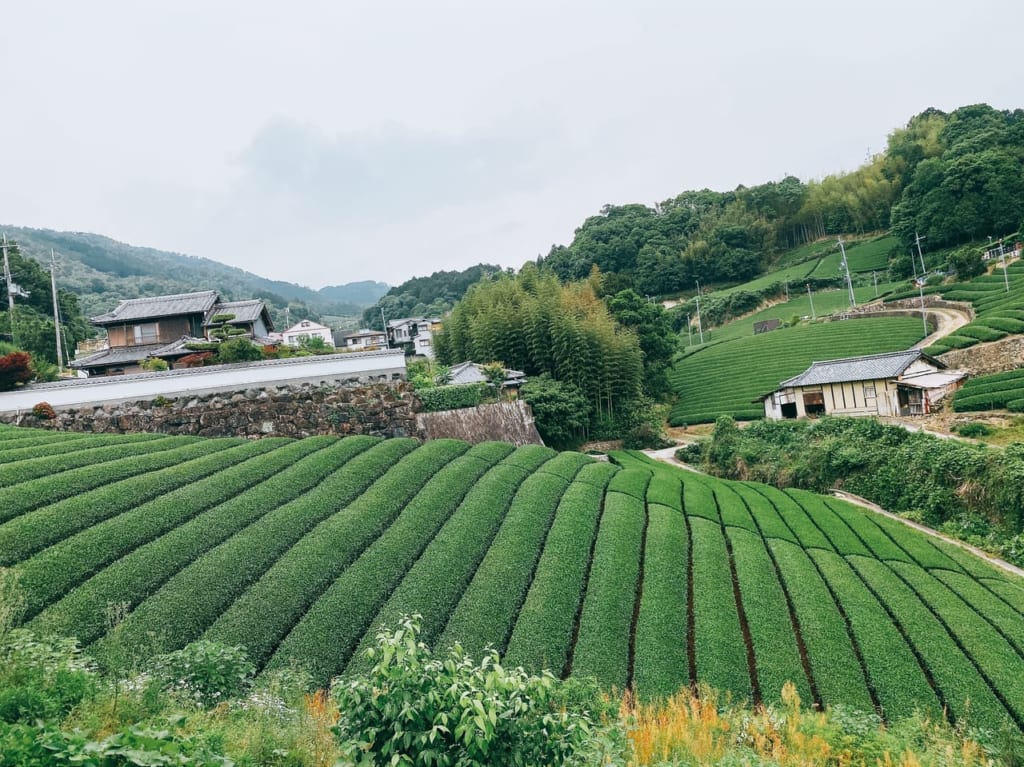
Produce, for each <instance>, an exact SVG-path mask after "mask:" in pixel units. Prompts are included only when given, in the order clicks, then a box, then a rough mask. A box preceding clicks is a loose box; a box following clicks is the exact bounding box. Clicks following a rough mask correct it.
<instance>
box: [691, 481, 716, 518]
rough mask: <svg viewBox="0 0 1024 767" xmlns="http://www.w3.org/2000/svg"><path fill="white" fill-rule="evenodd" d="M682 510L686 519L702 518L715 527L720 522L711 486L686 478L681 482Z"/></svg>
mask: <svg viewBox="0 0 1024 767" xmlns="http://www.w3.org/2000/svg"><path fill="white" fill-rule="evenodd" d="M683 509H684V510H685V511H686V516H688V517H702V518H704V519H706V520H708V521H709V522H714V523H715V524H716V525H717V524H718V523H719V521H720V517H719V516H718V503H717V502H716V501H715V493H714V491H713V490H712V489H711V485H708V484H707V483H705V482H701V481H700V480H696V479H691V478H690V477H686V479H685V481H684V482H683Z"/></svg>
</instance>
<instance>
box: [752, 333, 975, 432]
mask: <svg viewBox="0 0 1024 767" xmlns="http://www.w3.org/2000/svg"><path fill="white" fill-rule="evenodd" d="M966 375H967V374H966V373H964V372H962V371H958V370H947V368H946V366H945V365H944V364H943V363H942V362H940V361H939V360H937V359H935V358H933V357H929V356H928V355H927V354H925V353H924V352H922V351H921V350H920V349H909V350H907V351H902V352H889V353H886V354H870V355H867V356H864V357H848V358H846V359H838V360H828V361H826V362H814V363H812V364H811V366H810V367H809V368H807V370H805V371H804V372H803V373H801V374H800V375H798V376H795V377H793V378H790V379H789V380H787V381H783V382H782V383H781V384H779V388H778V389H777V390H776V391H774V392H772V393H771V394H766V395H764V396H763V397H761V398H760V399H761V400H762V401H763V402H764V414H765V417H766V418H769V419H776V420H778V419H783V418H803V417H806V416H811V417H813V416H820V415H846V416H908V415H925V414H926V413H929V412H930V411H931V409H932V408H933V407H934V406H935V404H936V403H937V402H938V401H939V400H941V399H942V398H943V397H945V396H946V395H947V394H949V393H950V392H952V391H955V390H956V389H957V388H958V387H959V386H960V384H961V382H962V381H963V379H964V378H965V377H966Z"/></svg>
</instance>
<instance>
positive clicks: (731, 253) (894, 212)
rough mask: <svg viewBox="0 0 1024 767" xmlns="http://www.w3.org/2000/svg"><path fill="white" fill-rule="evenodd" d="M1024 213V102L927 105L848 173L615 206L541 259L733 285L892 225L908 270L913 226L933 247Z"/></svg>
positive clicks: (584, 270)
mask: <svg viewBox="0 0 1024 767" xmlns="http://www.w3.org/2000/svg"><path fill="white" fill-rule="evenodd" d="M1022 220H1024V110H1021V109H1015V110H1013V111H1008V110H1007V111H999V110H995V109H993V108H991V107H989V106H987V105H985V104H978V105H973V106H965V107H961V108H960V109H956V110H954V111H953V112H950V113H948V114H947V113H944V112H941V111H939V110H936V109H928V110H926V111H924V112H922V113H921V114H919V115H916V116H915V117H913V118H911V120H910V121H909V122H908V124H907V125H906V126H905V127H903V128H900V129H897V130H895V131H894V132H893V133H892V134H891V135H890V136H889V137H888V141H887V144H886V149H885V150H884V151H882V152H880V153H879V154H876V155H875V156H873V157H872V158H871V159H870V160H869V161H868V162H866V163H865V164H864V165H862V166H861V167H860V168H858V169H856V170H854V171H851V172H849V173H840V174H836V175H830V176H826V177H825V178H823V179H821V180H811V181H807V182H804V181H801V180H800V179H798V178H795V177H793V176H788V177H786V178H784V179H782V180H781V181H769V182H767V183H764V184H760V185H758V186H753V187H749V188H748V187H744V186H740V187H738V188H737V189H735V190H733V191H729V192H713V191H710V190H707V189H704V190H700V191H686V192H683V193H681V194H679V195H677V196H676V197H674V198H671V199H669V200H665V201H663V202H660V203H656V204H654V205H651V206H648V205H642V204H628V205H607V206H605V207H604V208H603V209H602V210H601V212H600V214H599V215H596V216H593V217H591V218H588V219H587V220H586V221H585V222H584V223H583V224H582V226H581V227H580V228H579V229H577V230H576V234H575V237H574V238H573V241H572V243H570V244H569V245H567V246H555V247H552V249H551V251H550V252H549V253H548V255H547V256H546V257H545V258H543V259H542V262H543V263H544V264H546V265H547V266H549V267H550V268H552V269H553V270H554V271H555V272H556V273H557V274H558V275H559V277H561V278H562V279H563V280H580V279H584V278H586V277H587V275H588V274H589V273H590V270H591V267H592V266H593V265H597V267H598V268H599V269H600V270H601V272H602V273H604V274H605V275H606V277H610V279H608V280H607V283H606V288H607V290H608V292H610V293H614V292H617V291H618V290H621V289H622V288H625V287H631V288H633V289H635V290H636V291H638V292H639V293H642V294H650V295H666V294H675V293H679V292H681V291H694V290H695V289H696V283H697V281H698V280H699V281H700V282H701V283H702V284H704V285H708V284H711V283H715V284H726V283H730V284H735V283H738V282H742V281H744V280H748V279H751V278H752V277H755V276H757V275H759V274H761V273H762V272H763V271H765V270H766V269H770V268H772V267H773V266H775V264H776V261H777V259H778V257H779V255H780V254H781V253H782V252H783V251H785V250H789V249H791V248H794V247H796V246H799V245H801V244H802V243H805V242H809V241H812V240H815V239H818V238H822V237H825V236H827V235H839V234H858V233H860V234H863V233H867V232H873V231H879V230H885V229H889V228H890V227H891V229H892V231H893V233H894V234H895V235H896V236H897V237H898V240H899V242H898V245H897V247H896V248H894V251H893V255H897V256H899V258H898V260H897V262H896V263H895V264H894V266H896V268H897V271H898V272H899V273H900V275H901V276H902V275H903V274H904V273H905V274H906V275H909V274H910V273H911V265H910V260H909V247H910V244H911V242H912V241H913V239H914V237H915V234H920V236H921V237H922V238H927V247H928V248H930V249H937V248H944V247H949V246H954V245H958V244H961V243H966V242H970V241H972V240H979V239H984V238H985V237H988V236H991V237H996V238H998V237H1001V236H1003V235H1006V234H1009V233H1011V232H1015V231H1017V230H1018V229H1019V227H1020V225H1021V222H1022Z"/></svg>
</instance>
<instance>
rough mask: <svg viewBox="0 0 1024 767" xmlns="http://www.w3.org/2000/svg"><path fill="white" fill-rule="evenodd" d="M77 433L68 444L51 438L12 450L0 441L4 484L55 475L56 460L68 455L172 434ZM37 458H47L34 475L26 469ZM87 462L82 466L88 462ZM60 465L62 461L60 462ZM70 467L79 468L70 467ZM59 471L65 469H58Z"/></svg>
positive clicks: (1, 484)
mask: <svg viewBox="0 0 1024 767" xmlns="http://www.w3.org/2000/svg"><path fill="white" fill-rule="evenodd" d="M75 436H76V437H78V439H74V440H71V441H69V442H68V443H67V444H63V443H61V442H59V441H52V440H51V441H48V442H46V443H44V444H41V445H31V446H26V447H12V448H10V449H7V448H5V447H4V446H3V443H2V442H0V463H2V464H4V466H5V467H6V468H5V470H4V474H3V476H0V487H6V486H7V485H13V484H15V483H16V482H24V481H25V480H26V479H35V477H42V476H45V475H47V474H52V473H54V469H53V466H54V462H59V461H60V460H61V459H62V458H64V457H65V456H68V457H70V456H72V455H76V454H78V453H82V452H90V451H95V450H96V449H97V448H100V447H108V446H110V445H119V444H124V443H128V442H135V443H142V442H152V441H155V440H158V439H168V437H166V436H164V435H161V434H77V435H75ZM33 458H43V459H44V460H42V461H40V462H39V464H38V468H37V471H39V472H41V473H38V474H35V475H32V474H31V473H30V472H28V471H26V469H25V465H26V464H27V463H28V461H29V460H31V459H33ZM79 460H81V459H79ZM89 462H90V461H89V459H85V463H89ZM15 463H17V464H18V466H17V469H18V472H19V473H15V472H14V471H13V469H14V468H16V467H15V465H14V464H15ZM85 463H83V464H80V465H85ZM57 465H60V464H59V463H58V464H57ZM68 468H76V467H71V466H69V467H68ZM8 470H11V471H8ZM58 471H63V469H58Z"/></svg>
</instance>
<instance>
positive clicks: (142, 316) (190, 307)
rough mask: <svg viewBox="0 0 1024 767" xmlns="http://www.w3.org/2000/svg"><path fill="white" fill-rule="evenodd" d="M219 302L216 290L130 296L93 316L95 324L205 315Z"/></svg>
mask: <svg viewBox="0 0 1024 767" xmlns="http://www.w3.org/2000/svg"><path fill="white" fill-rule="evenodd" d="M215 303H217V291H216V290H204V291H201V292H199V293H179V294H176V295H173V296H151V297H149V298H130V299H128V300H126V301H122V302H121V303H120V304H118V305H117V306H116V307H115V308H114V309H113V310H111V311H109V312H107V313H106V314H101V315H99V316H97V317H93V318H92V319H91V320H90V321H91V322H92V323H93V324H94V325H112V324H114V323H117V322H134V321H136V320H147V319H150V318H155V317H170V316H174V315H178V314H203V315H205V314H206V313H207V312H208V311H210V309H212V308H213V305H214V304H215Z"/></svg>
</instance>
